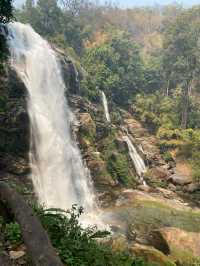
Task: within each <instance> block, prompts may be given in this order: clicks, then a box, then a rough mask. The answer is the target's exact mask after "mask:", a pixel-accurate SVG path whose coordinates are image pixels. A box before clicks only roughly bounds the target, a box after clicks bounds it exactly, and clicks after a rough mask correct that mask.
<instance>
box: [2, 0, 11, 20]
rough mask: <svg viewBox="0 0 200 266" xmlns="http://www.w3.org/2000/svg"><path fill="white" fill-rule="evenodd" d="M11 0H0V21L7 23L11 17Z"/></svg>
mask: <svg viewBox="0 0 200 266" xmlns="http://www.w3.org/2000/svg"><path fill="white" fill-rule="evenodd" d="M12 2H13V1H12V0H0V23H7V22H9V21H10V19H11V18H12V11H13V7H12Z"/></svg>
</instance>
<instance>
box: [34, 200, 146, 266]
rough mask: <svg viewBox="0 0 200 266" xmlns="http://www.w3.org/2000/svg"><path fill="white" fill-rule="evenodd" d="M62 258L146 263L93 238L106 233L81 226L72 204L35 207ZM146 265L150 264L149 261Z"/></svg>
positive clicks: (77, 263) (101, 264) (83, 263)
mask: <svg viewBox="0 0 200 266" xmlns="http://www.w3.org/2000/svg"><path fill="white" fill-rule="evenodd" d="M35 211H36V213H37V215H38V216H39V218H40V220H41V222H42V224H43V226H44V228H45V229H46V230H47V232H48V234H49V237H50V239H51V242H52V244H53V246H54V247H55V248H56V249H57V251H58V254H59V256H60V258H61V260H62V262H63V263H64V264H66V265H69V266H70V265H71V266H89V265H93V266H105V265H107V266H123V265H124V266H134V265H135V266H148V265H149V264H145V263H144V262H143V261H142V260H141V259H133V258H132V257H130V256H129V254H128V253H124V252H113V251H112V250H111V247H109V246H108V245H106V244H103V243H101V242H100V241H97V240H96V239H100V238H103V237H106V236H108V235H109V233H108V232H106V231H99V230H97V228H96V227H88V228H86V229H83V228H82V227H81V225H80V223H79V217H80V215H81V214H82V213H83V209H82V208H78V207H77V206H76V205H74V206H73V207H72V209H71V211H67V212H65V211H62V210H58V209H49V210H43V209H41V208H35ZM149 266H150V265H149Z"/></svg>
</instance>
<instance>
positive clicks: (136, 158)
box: [123, 136, 146, 185]
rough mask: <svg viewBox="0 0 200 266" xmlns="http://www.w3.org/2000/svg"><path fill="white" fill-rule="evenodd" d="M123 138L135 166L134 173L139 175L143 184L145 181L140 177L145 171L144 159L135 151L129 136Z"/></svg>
mask: <svg viewBox="0 0 200 266" xmlns="http://www.w3.org/2000/svg"><path fill="white" fill-rule="evenodd" d="M123 138H124V140H125V141H126V143H127V146H128V149H129V154H130V157H131V160H132V161H133V164H134V166H135V170H136V173H137V175H138V176H139V177H140V180H141V181H142V183H143V184H144V185H145V184H146V183H145V181H144V179H143V177H142V176H143V174H144V173H145V172H146V166H145V163H144V160H143V159H142V157H141V156H140V155H139V153H138V152H137V150H136V148H135V147H134V145H133V143H132V141H131V139H130V138H129V136H124V137H123Z"/></svg>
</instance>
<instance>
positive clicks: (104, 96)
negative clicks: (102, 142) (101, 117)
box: [101, 91, 111, 123]
mask: <svg viewBox="0 0 200 266" xmlns="http://www.w3.org/2000/svg"><path fill="white" fill-rule="evenodd" d="M101 94H102V101H103V107H104V112H105V117H106V120H107V121H108V122H109V123H110V121H111V119H110V113H109V110H108V101H107V98H106V95H105V93H104V92H103V91H101Z"/></svg>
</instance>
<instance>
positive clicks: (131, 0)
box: [15, 0, 200, 7]
mask: <svg viewBox="0 0 200 266" xmlns="http://www.w3.org/2000/svg"><path fill="white" fill-rule="evenodd" d="M24 1H25V0H15V4H16V5H17V6H18V5H21V4H22V3H24ZM101 1H102V2H103V0H101ZM115 2H117V3H119V5H120V6H121V7H133V6H152V5H155V4H159V5H167V4H171V3H174V2H175V1H174V0H117V1H115ZM176 2H178V3H180V4H183V5H184V6H192V5H197V4H200V0H178V1H176Z"/></svg>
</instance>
